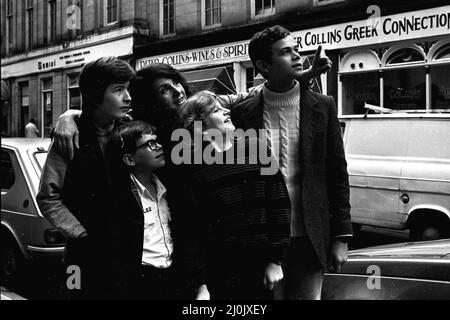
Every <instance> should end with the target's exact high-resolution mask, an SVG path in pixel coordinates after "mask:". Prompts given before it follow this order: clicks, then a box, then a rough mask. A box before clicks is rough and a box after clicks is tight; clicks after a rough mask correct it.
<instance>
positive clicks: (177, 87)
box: [172, 83, 183, 97]
mask: <svg viewBox="0 0 450 320" xmlns="http://www.w3.org/2000/svg"><path fill="white" fill-rule="evenodd" d="M172 89H173V92H174V94H175V96H176V97H179V96H180V95H181V92H182V90H183V87H182V86H181V84H179V83H177V84H175V85H172Z"/></svg>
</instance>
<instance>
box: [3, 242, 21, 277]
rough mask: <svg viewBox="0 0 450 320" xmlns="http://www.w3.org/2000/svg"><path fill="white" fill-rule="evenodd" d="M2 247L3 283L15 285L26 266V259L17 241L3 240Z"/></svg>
mask: <svg viewBox="0 0 450 320" xmlns="http://www.w3.org/2000/svg"><path fill="white" fill-rule="evenodd" d="M3 240H4V241H3V243H2V246H1V268H2V269H1V281H2V284H4V285H7V286H8V285H12V284H14V283H15V282H16V281H17V280H18V278H19V273H20V271H21V270H22V267H23V265H24V258H23V256H22V253H21V252H20V249H19V248H18V246H17V244H16V243H15V241H13V240H11V239H8V238H6V237H4V238H3Z"/></svg>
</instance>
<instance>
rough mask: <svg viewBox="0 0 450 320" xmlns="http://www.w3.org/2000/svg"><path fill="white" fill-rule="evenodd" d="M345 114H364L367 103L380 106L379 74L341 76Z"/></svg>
mask: <svg viewBox="0 0 450 320" xmlns="http://www.w3.org/2000/svg"><path fill="white" fill-rule="evenodd" d="M341 81H342V101H343V106H345V108H344V110H343V114H364V113H365V112H366V109H365V108H364V104H365V103H369V104H373V105H376V106H379V105H380V77H379V72H367V73H355V74H344V75H341Z"/></svg>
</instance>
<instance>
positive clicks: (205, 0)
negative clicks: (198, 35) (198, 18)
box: [202, 0, 222, 27]
mask: <svg viewBox="0 0 450 320" xmlns="http://www.w3.org/2000/svg"><path fill="white" fill-rule="evenodd" d="M202 12H204V14H202V25H203V27H217V26H220V24H221V22H222V17H221V0H202Z"/></svg>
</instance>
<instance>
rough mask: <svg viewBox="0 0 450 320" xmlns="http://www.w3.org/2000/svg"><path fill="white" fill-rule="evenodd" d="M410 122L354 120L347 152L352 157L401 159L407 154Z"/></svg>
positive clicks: (349, 133) (348, 137) (346, 147)
mask: <svg viewBox="0 0 450 320" xmlns="http://www.w3.org/2000/svg"><path fill="white" fill-rule="evenodd" d="M408 125H409V121H401V120H397V119H382V121H379V120H371V119H360V120H352V121H351V122H350V124H349V125H348V128H347V129H346V130H347V131H348V136H347V142H346V144H345V152H346V153H347V154H349V155H350V154H351V155H366V156H381V157H383V156H384V157H400V156H404V155H405V153H406V147H407V141H408Z"/></svg>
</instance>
